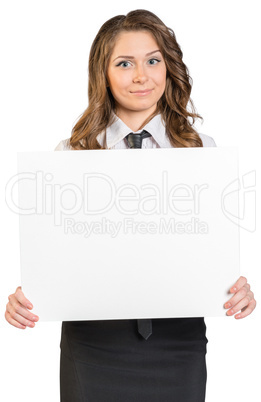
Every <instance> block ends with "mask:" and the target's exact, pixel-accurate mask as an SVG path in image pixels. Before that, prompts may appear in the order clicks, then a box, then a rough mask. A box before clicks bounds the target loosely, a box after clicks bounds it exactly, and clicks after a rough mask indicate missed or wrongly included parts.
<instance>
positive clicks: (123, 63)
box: [117, 61, 130, 67]
mask: <svg viewBox="0 0 261 402" xmlns="http://www.w3.org/2000/svg"><path fill="white" fill-rule="evenodd" d="M129 64H130V62H129V61H121V62H120V63H119V64H117V67H118V66H122V67H128V66H129Z"/></svg>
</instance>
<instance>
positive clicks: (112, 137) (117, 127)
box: [55, 114, 216, 151]
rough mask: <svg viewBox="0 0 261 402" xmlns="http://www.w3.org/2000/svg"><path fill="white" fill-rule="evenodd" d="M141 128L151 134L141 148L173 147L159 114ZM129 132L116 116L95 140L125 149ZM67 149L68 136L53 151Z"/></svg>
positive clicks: (208, 140) (210, 143)
mask: <svg viewBox="0 0 261 402" xmlns="http://www.w3.org/2000/svg"><path fill="white" fill-rule="evenodd" d="M142 130H147V131H148V132H149V133H150V134H151V137H147V138H144V140H143V141H142V148H173V145H172V144H171V143H170V141H169V138H168V136H167V133H166V128H165V124H164V122H163V121H162V119H161V115H160V114H158V115H157V116H155V117H153V119H151V120H150V121H149V123H148V124H146V125H145V126H144V127H143V129H142ZM142 130H139V131H137V133H140V132H141V131H142ZM131 132H132V130H131V129H130V128H129V127H128V126H127V125H126V124H125V123H123V121H122V120H121V119H120V118H119V117H117V119H116V121H115V122H114V123H113V124H112V125H111V126H110V127H108V128H107V129H106V130H105V131H104V132H102V133H101V134H99V135H98V136H97V141H98V142H99V143H100V145H101V146H103V147H104V148H106V149H126V148H129V147H128V144H127V140H126V138H125V137H126V135H128V134H129V133H131ZM199 136H200V138H201V140H202V143H203V147H216V143H215V141H214V140H213V138H212V137H209V136H208V135H206V134H200V133H199ZM69 150H73V148H72V147H71V146H70V138H67V139H65V140H62V141H60V142H59V144H58V145H57V146H56V148H55V151H69Z"/></svg>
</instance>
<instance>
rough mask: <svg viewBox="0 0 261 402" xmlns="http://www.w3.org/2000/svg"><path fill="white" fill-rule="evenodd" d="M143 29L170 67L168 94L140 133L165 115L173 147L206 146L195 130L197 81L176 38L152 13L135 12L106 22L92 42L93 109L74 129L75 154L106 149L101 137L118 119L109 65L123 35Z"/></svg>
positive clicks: (167, 130) (90, 61) (71, 139)
mask: <svg viewBox="0 0 261 402" xmlns="http://www.w3.org/2000/svg"><path fill="white" fill-rule="evenodd" d="M140 30H142V31H144V30H145V31H148V32H150V33H151V34H152V35H153V36H154V38H155V40H156V42H157V44H158V46H159V49H160V51H161V53H162V56H163V58H164V61H165V64H166V68H167V76H166V88H165V92H164V93H163V95H162V97H161V99H160V100H159V101H158V103H157V108H156V111H155V112H154V113H153V114H152V115H151V116H150V117H149V118H148V119H146V121H144V122H143V124H142V125H141V127H140V128H139V129H142V128H143V127H144V126H145V124H147V123H148V122H149V121H150V120H151V119H152V118H153V117H154V116H155V115H156V114H158V113H160V114H161V116H162V119H163V121H164V122H165V125H166V132H167V134H168V136H169V140H170V142H171V144H172V145H173V146H174V147H178V148H181V147H202V146H203V144H202V141H201V138H200V137H199V135H198V133H197V131H196V130H195V128H193V125H194V123H195V119H196V118H200V119H202V117H201V116H200V115H199V114H197V113H196V110H195V107H194V104H193V101H192V100H191V99H190V94H191V89H192V79H191V77H190V75H189V71H188V68H187V67H186V65H185V64H184V63H183V61H182V58H183V53H182V51H181V48H180V46H179V45H178V43H177V41H176V36H175V34H174V32H173V30H172V29H171V28H168V27H166V25H165V24H164V23H163V22H162V21H161V20H160V19H159V18H158V17H157V16H156V15H155V14H153V13H152V12H150V11H147V10H135V11H131V12H129V13H128V14H127V15H117V16H116V17H113V18H111V19H109V20H108V21H106V22H105V23H104V24H103V25H102V27H101V28H100V30H99V32H98V34H97V35H96V38H95V39H94V41H93V44H92V46H91V50H90V56H89V83H88V98H89V105H88V107H87V109H86V110H85V111H84V113H83V114H82V115H81V116H80V118H79V120H78V122H77V123H76V124H75V126H74V127H73V129H72V135H71V138H70V145H71V147H72V148H73V149H79V150H80V149H82V150H83V149H104V148H103V147H102V146H101V145H100V144H99V142H98V141H97V136H98V135H99V134H100V133H101V132H103V131H104V130H106V128H107V127H109V126H110V125H111V124H112V123H113V121H114V119H115V114H114V113H113V112H114V111H115V102H114V98H113V96H112V94H111V91H110V88H109V87H108V84H107V79H106V76H107V68H108V63H109V60H110V57H111V54H112V51H113V49H114V45H115V43H116V41H117V37H118V35H119V34H120V33H121V32H123V31H127V32H129V31H140ZM188 106H190V108H191V110H190V111H189V110H188Z"/></svg>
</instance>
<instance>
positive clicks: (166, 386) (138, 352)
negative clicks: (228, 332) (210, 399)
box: [60, 317, 208, 402]
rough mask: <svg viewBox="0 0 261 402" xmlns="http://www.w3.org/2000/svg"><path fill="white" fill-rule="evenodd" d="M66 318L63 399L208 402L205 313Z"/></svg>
mask: <svg viewBox="0 0 261 402" xmlns="http://www.w3.org/2000/svg"><path fill="white" fill-rule="evenodd" d="M152 330H153V333H152V335H151V336H150V337H149V339H148V340H145V339H143V338H142V337H141V336H140V334H139V333H138V331H137V320H112V321H110V320H108V321H107V320H106V321H71V322H63V324H62V338H61V366H60V386H61V402H162V401H164V402H204V401H205V390H206V379H207V372H206V360H205V355H206V344H207V342H208V340H207V338H206V325H205V321H204V318H202V317H200V318H168V319H153V320H152Z"/></svg>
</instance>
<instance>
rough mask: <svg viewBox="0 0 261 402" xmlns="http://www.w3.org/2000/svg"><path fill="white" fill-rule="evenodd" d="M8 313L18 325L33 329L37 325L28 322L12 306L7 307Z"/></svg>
mask: <svg viewBox="0 0 261 402" xmlns="http://www.w3.org/2000/svg"><path fill="white" fill-rule="evenodd" d="M20 309H21V308H19V311H20ZM6 311H7V313H8V314H9V315H10V317H11V318H12V319H13V320H14V321H16V322H17V323H19V324H22V325H24V326H26V327H31V328H33V327H34V326H35V323H34V322H33V321H31V320H28V319H27V318H25V317H24V316H23V315H21V314H20V313H18V312H17V310H15V309H14V308H13V306H12V305H7V308H6Z"/></svg>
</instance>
